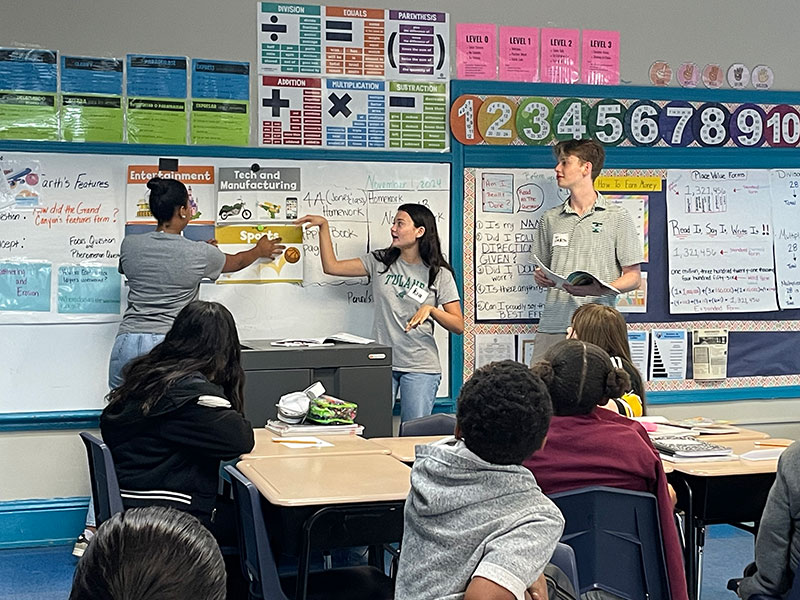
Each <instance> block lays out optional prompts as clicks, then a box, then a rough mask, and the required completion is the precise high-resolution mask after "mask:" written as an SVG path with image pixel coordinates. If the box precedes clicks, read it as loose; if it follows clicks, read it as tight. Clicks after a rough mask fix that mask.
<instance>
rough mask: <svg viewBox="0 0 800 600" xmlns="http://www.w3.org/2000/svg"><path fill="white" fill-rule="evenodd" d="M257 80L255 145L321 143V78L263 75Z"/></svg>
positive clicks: (311, 144)
mask: <svg viewBox="0 0 800 600" xmlns="http://www.w3.org/2000/svg"><path fill="white" fill-rule="evenodd" d="M259 83H260V85H259V87H258V121H259V125H260V132H259V140H258V143H259V145H260V146H321V145H322V80H321V79H319V78H313V77H286V76H283V77H273V76H269V75H263V76H262V77H261V81H260V82H259Z"/></svg>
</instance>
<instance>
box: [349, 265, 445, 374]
mask: <svg viewBox="0 0 800 600" xmlns="http://www.w3.org/2000/svg"><path fill="white" fill-rule="evenodd" d="M361 262H362V263H363V265H364V268H365V269H366V270H367V274H368V275H369V279H370V281H371V282H372V293H373V295H374V296H375V323H374V325H373V335H374V336H375V339H376V340H378V342H379V343H381V344H386V345H387V346H391V347H392V368H393V369H394V370H395V371H408V372H410V373H440V372H441V371H442V368H441V366H440V365H439V353H438V352H437V351H436V341H435V340H434V338H433V324H434V322H433V319H432V318H430V317H429V318H428V319H427V320H426V321H425V322H424V323H421V324H420V325H419V326H418V327H416V328H415V329H412V330H411V331H409V332H406V331H405V328H406V324H407V323H408V321H409V320H410V319H411V317H413V316H414V314H415V313H416V312H417V310H419V307H420V306H421V305H422V304H432V305H433V306H436V307H439V306H441V305H442V304H447V303H448V302H455V301H457V300H458V299H459V296H458V288H457V287H456V281H455V279H454V278H453V274H452V273H451V272H450V270H449V269H446V268H441V269H439V273H438V274H437V275H436V280H435V281H434V282H433V286H431V287H428V267H426V266H425V265H424V264H423V263H419V264H415V265H412V264H409V263H407V262H405V261H404V260H403V259H402V258H398V259H397V260H396V261H395V263H394V264H393V265H392V266H391V267H390V268H389V270H388V271H387V272H386V273H383V271H384V270H386V267H385V266H384V264H383V263H382V262H380V261H379V260H378V259H376V258H375V257H374V256H373V255H372V254H367V255H366V256H362V257H361ZM414 288H419V290H420V292H417V291H414ZM420 294H421V295H420ZM420 297H424V301H420V300H419V299H417V298H420Z"/></svg>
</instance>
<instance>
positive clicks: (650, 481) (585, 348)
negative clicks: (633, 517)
mask: <svg viewBox="0 0 800 600" xmlns="http://www.w3.org/2000/svg"><path fill="white" fill-rule="evenodd" d="M531 369H532V370H533V372H534V374H536V375H538V376H539V377H540V378H541V379H542V381H544V383H545V385H546V386H547V388H548V389H549V391H550V398H551V400H552V402H553V419H552V420H551V421H550V429H549V431H548V433H547V443H546V444H545V446H544V448H542V449H541V450H539V451H538V452H536V453H534V454H533V455H532V456H531V457H529V458H528V459H527V460H526V461H525V462H524V463H523V464H524V465H525V466H526V467H528V468H529V469H530V470H531V472H533V474H534V476H535V477H536V481H537V482H538V483H539V485H540V486H541V488H542V491H544V493H545V494H555V493H557V492H564V491H567V490H574V489H578V488H583V487H588V486H592V485H605V486H609V487H616V488H622V489H626V490H635V491H640V492H649V493H651V494H653V495H654V496H655V497H656V500H657V501H658V512H659V517H660V520H661V535H662V537H663V540H664V550H665V554H666V559H667V572H668V575H669V582H670V591H671V596H672V600H687V598H688V596H687V588H686V575H685V573H684V570H683V556H682V553H681V547H680V542H679V540H678V530H677V528H676V527H675V521H674V519H673V513H672V510H673V501H672V498H671V496H670V492H669V488H668V485H667V478H666V475H665V474H664V469H663V467H662V466H661V459H660V458H659V456H658V453H657V452H656V450H655V449H654V448H653V445H652V444H651V443H650V438H648V436H647V433H646V432H645V430H644V429H643V428H642V426H641V425H639V423H637V422H636V421H632V420H631V419H628V418H626V417H623V416H621V415H618V414H616V413H614V412H612V411H610V410H604V409H600V408H598V407H600V406H603V405H605V404H606V403H607V402H608V400H609V399H610V398H617V397H619V396H620V395H621V394H622V393H623V392H624V391H626V390H628V389H630V388H629V386H630V377H629V376H628V374H627V373H626V372H625V371H624V370H623V369H619V368H615V367H614V365H613V364H612V362H611V359H610V358H609V356H608V354H607V353H606V352H605V351H604V350H602V349H601V348H599V347H598V346H595V345H594V344H590V343H588V342H584V341H580V340H565V341H563V342H560V343H558V344H556V345H555V346H552V347H551V348H549V349H548V350H547V352H546V353H545V355H544V360H543V361H541V362H538V363H536V364H535V365H533V367H531ZM620 568H624V566H623V565H620Z"/></svg>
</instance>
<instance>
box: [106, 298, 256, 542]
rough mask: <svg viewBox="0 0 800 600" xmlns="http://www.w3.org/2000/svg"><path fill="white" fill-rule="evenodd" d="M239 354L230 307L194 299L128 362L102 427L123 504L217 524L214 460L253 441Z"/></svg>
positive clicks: (227, 457) (241, 451) (246, 448)
mask: <svg viewBox="0 0 800 600" xmlns="http://www.w3.org/2000/svg"><path fill="white" fill-rule="evenodd" d="M240 358H241V351H240V349H239V336H238V335H237V333H236V324H235V323H234V320H233V316H231V313H230V312H228V309H226V308H225V307H224V306H222V305H221V304H218V303H216V302H200V301H196V302H191V303H190V304H187V305H186V307H184V308H183V310H181V312H180V313H179V314H178V316H177V318H176V319H175V322H174V323H173V325H172V328H171V329H170V330H169V332H168V333H167V335H166V337H165V338H164V341H163V342H161V343H160V344H158V345H157V346H156V347H155V348H153V349H152V350H151V351H150V353H149V354H146V355H144V356H141V357H139V358H136V359H134V360H133V361H132V362H130V363H128V365H126V366H125V368H124V369H123V372H122V373H123V378H124V381H123V383H122V385H121V386H119V387H118V388H115V389H113V390H111V392H109V394H108V401H109V405H108V406H107V407H106V408H105V410H104V411H103V414H102V415H101V417H100V430H101V431H102V434H103V440H104V441H105V443H106V444H108V447H109V448H110V449H111V454H112V455H113V457H114V463H115V467H116V471H117V478H118V479H119V486H120V489H121V492H122V502H123V504H124V505H125V507H126V508H128V507H135V506H149V505H161V506H169V507H172V508H177V509H179V510H183V511H186V512H189V513H191V514H193V515H194V516H196V517H197V518H198V519H200V521H201V522H202V523H203V524H204V525H206V526H207V527H209V528H210V529H211V530H212V532H213V531H214V530H215V528H214V526H213V525H214V523H213V522H214V520H215V514H214V513H215V508H216V501H217V486H218V481H219V463H220V461H221V460H231V459H233V458H236V457H238V456H239V455H241V454H244V453H245V452H249V451H250V450H252V449H253V445H254V444H255V440H254V436H253V428H252V426H251V425H250V423H249V422H248V421H247V420H246V419H245V418H244V416H243V414H242V405H243V397H242V396H243V394H242V390H243V382H244V372H243V370H242V367H241V365H240V364H239V361H240ZM231 514H233V512H232V510H231ZM218 539H219V536H218Z"/></svg>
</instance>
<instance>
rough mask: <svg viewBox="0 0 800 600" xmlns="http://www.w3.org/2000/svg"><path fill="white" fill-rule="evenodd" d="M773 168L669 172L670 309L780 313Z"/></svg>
mask: <svg viewBox="0 0 800 600" xmlns="http://www.w3.org/2000/svg"><path fill="white" fill-rule="evenodd" d="M769 185H770V177H769V172H768V171H756V170H748V169H704V170H700V169H696V170H670V171H668V172H667V232H666V233H667V248H668V250H669V306H670V313H672V314H681V313H713V312H723V313H727V312H761V311H770V310H777V308H778V305H777V303H776V300H775V298H776V295H775V294H776V281H775V264H774V262H773V256H772V253H773V248H772V247H773V237H774V228H773V225H772V215H771V210H770V205H771V196H770V188H769Z"/></svg>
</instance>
